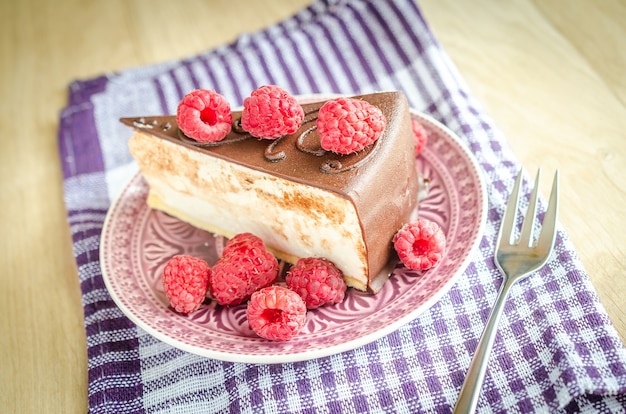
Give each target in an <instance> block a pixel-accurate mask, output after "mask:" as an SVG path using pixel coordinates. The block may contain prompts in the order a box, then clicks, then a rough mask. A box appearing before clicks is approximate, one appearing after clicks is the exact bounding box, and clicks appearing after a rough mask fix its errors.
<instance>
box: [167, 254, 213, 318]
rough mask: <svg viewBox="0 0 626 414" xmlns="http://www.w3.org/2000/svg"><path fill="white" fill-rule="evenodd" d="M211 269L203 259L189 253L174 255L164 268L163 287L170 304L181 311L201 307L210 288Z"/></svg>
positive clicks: (186, 311)
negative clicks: (188, 254)
mask: <svg viewBox="0 0 626 414" xmlns="http://www.w3.org/2000/svg"><path fill="white" fill-rule="evenodd" d="M210 275H211V269H210V268H209V265H208V264H207V263H206V262H205V261H204V260H202V259H198V258H196V257H192V256H187V255H177V256H174V257H172V258H171V259H170V260H169V261H168V262H167V263H166V264H165V268H164V269H163V288H164V289H165V295H166V296H167V298H168V299H169V301H170V305H172V307H173V308H174V309H175V310H176V311H177V312H180V313H191V312H193V311H195V310H197V309H198V308H199V307H200V304H202V302H203V301H204V298H205V296H206V293H207V289H208V288H209V276H210Z"/></svg>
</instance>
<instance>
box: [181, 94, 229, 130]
mask: <svg viewBox="0 0 626 414" xmlns="http://www.w3.org/2000/svg"><path fill="white" fill-rule="evenodd" d="M176 122H177V123H178V127H179V128H180V129H181V130H182V131H183V132H184V133H185V135H187V136H188V137H189V138H193V139H195V140H196V141H198V142H216V141H220V140H222V139H224V138H225V137H226V135H228V133H229V132H230V130H231V128H232V122H233V115H232V112H231V111H230V105H229V104H228V101H226V98H224V97H223V96H222V95H220V94H219V93H217V92H215V91H211V90H208V89H196V90H194V91H191V92H189V93H188V94H187V95H185V96H184V97H183V99H182V100H181V101H180V103H179V104H178V108H177V110H176Z"/></svg>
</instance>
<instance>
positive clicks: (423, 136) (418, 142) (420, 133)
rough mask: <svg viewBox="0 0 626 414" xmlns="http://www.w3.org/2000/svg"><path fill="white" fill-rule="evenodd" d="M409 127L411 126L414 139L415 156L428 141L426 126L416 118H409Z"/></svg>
mask: <svg viewBox="0 0 626 414" xmlns="http://www.w3.org/2000/svg"><path fill="white" fill-rule="evenodd" d="M411 127H412V128H413V139H414V140H415V156H416V157H417V156H418V155H419V154H420V153H421V152H422V150H423V149H424V147H425V146H426V142H427V141H428V132H426V128H424V125H422V124H421V123H420V122H419V121H418V120H417V119H412V120H411Z"/></svg>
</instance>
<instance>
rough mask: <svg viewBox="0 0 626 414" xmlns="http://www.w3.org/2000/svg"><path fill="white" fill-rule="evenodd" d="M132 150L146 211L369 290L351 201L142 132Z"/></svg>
mask: <svg viewBox="0 0 626 414" xmlns="http://www.w3.org/2000/svg"><path fill="white" fill-rule="evenodd" d="M129 147H130V149H131V152H132V154H133V156H134V157H135V159H137V161H138V163H139V168H140V169H141V172H142V174H143V176H144V177H145V179H146V181H147V182H148V184H149V186H150V195H149V198H148V204H149V205H150V207H152V208H155V209H159V210H162V211H165V212H167V213H169V214H171V215H173V216H175V217H178V218H180V219H181V220H184V221H187V222H189V223H191V224H193V225H194V226H196V227H199V228H202V229H205V230H208V231H211V232H214V233H218V234H222V235H224V236H226V237H232V236H233V235H235V234H237V233H243V232H250V233H253V234H256V235H257V236H259V237H261V238H262V239H263V240H264V242H265V243H266V245H267V246H268V248H270V249H271V250H272V251H273V252H274V254H276V255H277V256H278V257H280V258H282V259H284V260H286V261H288V262H291V263H294V262H295V261H296V260H297V259H298V258H301V257H325V258H327V259H329V260H331V261H332V262H333V263H335V265H336V266H337V267H339V268H340V269H341V270H342V272H343V273H344V277H345V279H346V283H347V284H348V286H351V287H354V288H357V289H360V290H366V287H367V280H368V279H367V273H368V272H367V261H366V248H365V243H364V241H363V235H362V231H361V226H360V223H359V218H358V215H357V212H356V209H355V207H354V205H353V204H352V202H351V201H350V200H348V199H346V198H344V197H341V196H339V195H337V194H335V193H333V192H330V191H326V190H323V189H320V188H316V187H312V186H308V185H304V184H300V183H297V182H294V181H290V180H286V179H282V178H278V177H275V176H273V175H269V174H265V173H262V172H260V171H257V170H253V169H250V168H247V167H243V166H241V165H239V164H235V163H230V162H226V161H224V160H222V159H219V158H215V157H210V156H206V155H204V154H201V153H199V152H197V151H193V150H190V149H187V148H185V147H182V146H180V145H175V144H173V143H171V142H168V141H166V140H162V139H155V138H154V137H152V136H150V135H148V134H144V133H142V132H137V133H136V134H135V135H134V136H133V138H131V140H130V142H129Z"/></svg>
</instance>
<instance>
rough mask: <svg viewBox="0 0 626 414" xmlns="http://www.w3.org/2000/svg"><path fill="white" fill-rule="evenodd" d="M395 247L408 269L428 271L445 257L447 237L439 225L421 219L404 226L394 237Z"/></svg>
mask: <svg viewBox="0 0 626 414" xmlns="http://www.w3.org/2000/svg"><path fill="white" fill-rule="evenodd" d="M393 246H394V248H395V249H396V252H397V253H398V256H399V257H400V261H401V262H402V263H403V264H404V265H405V266H406V267H408V268H409V269H413V270H427V269H430V268H431V267H433V266H435V265H436V264H437V263H438V262H439V261H440V260H441V258H442V257H443V252H444V250H445V249H446V236H445V235H444V234H443V231H442V230H441V228H440V227H439V225H438V224H437V223H434V222H432V221H429V220H426V219H424V218H421V219H418V220H417V221H415V222H412V223H407V224H405V225H404V226H402V228H401V229H400V230H399V231H398V232H397V233H396V235H395V236H394V237H393Z"/></svg>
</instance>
